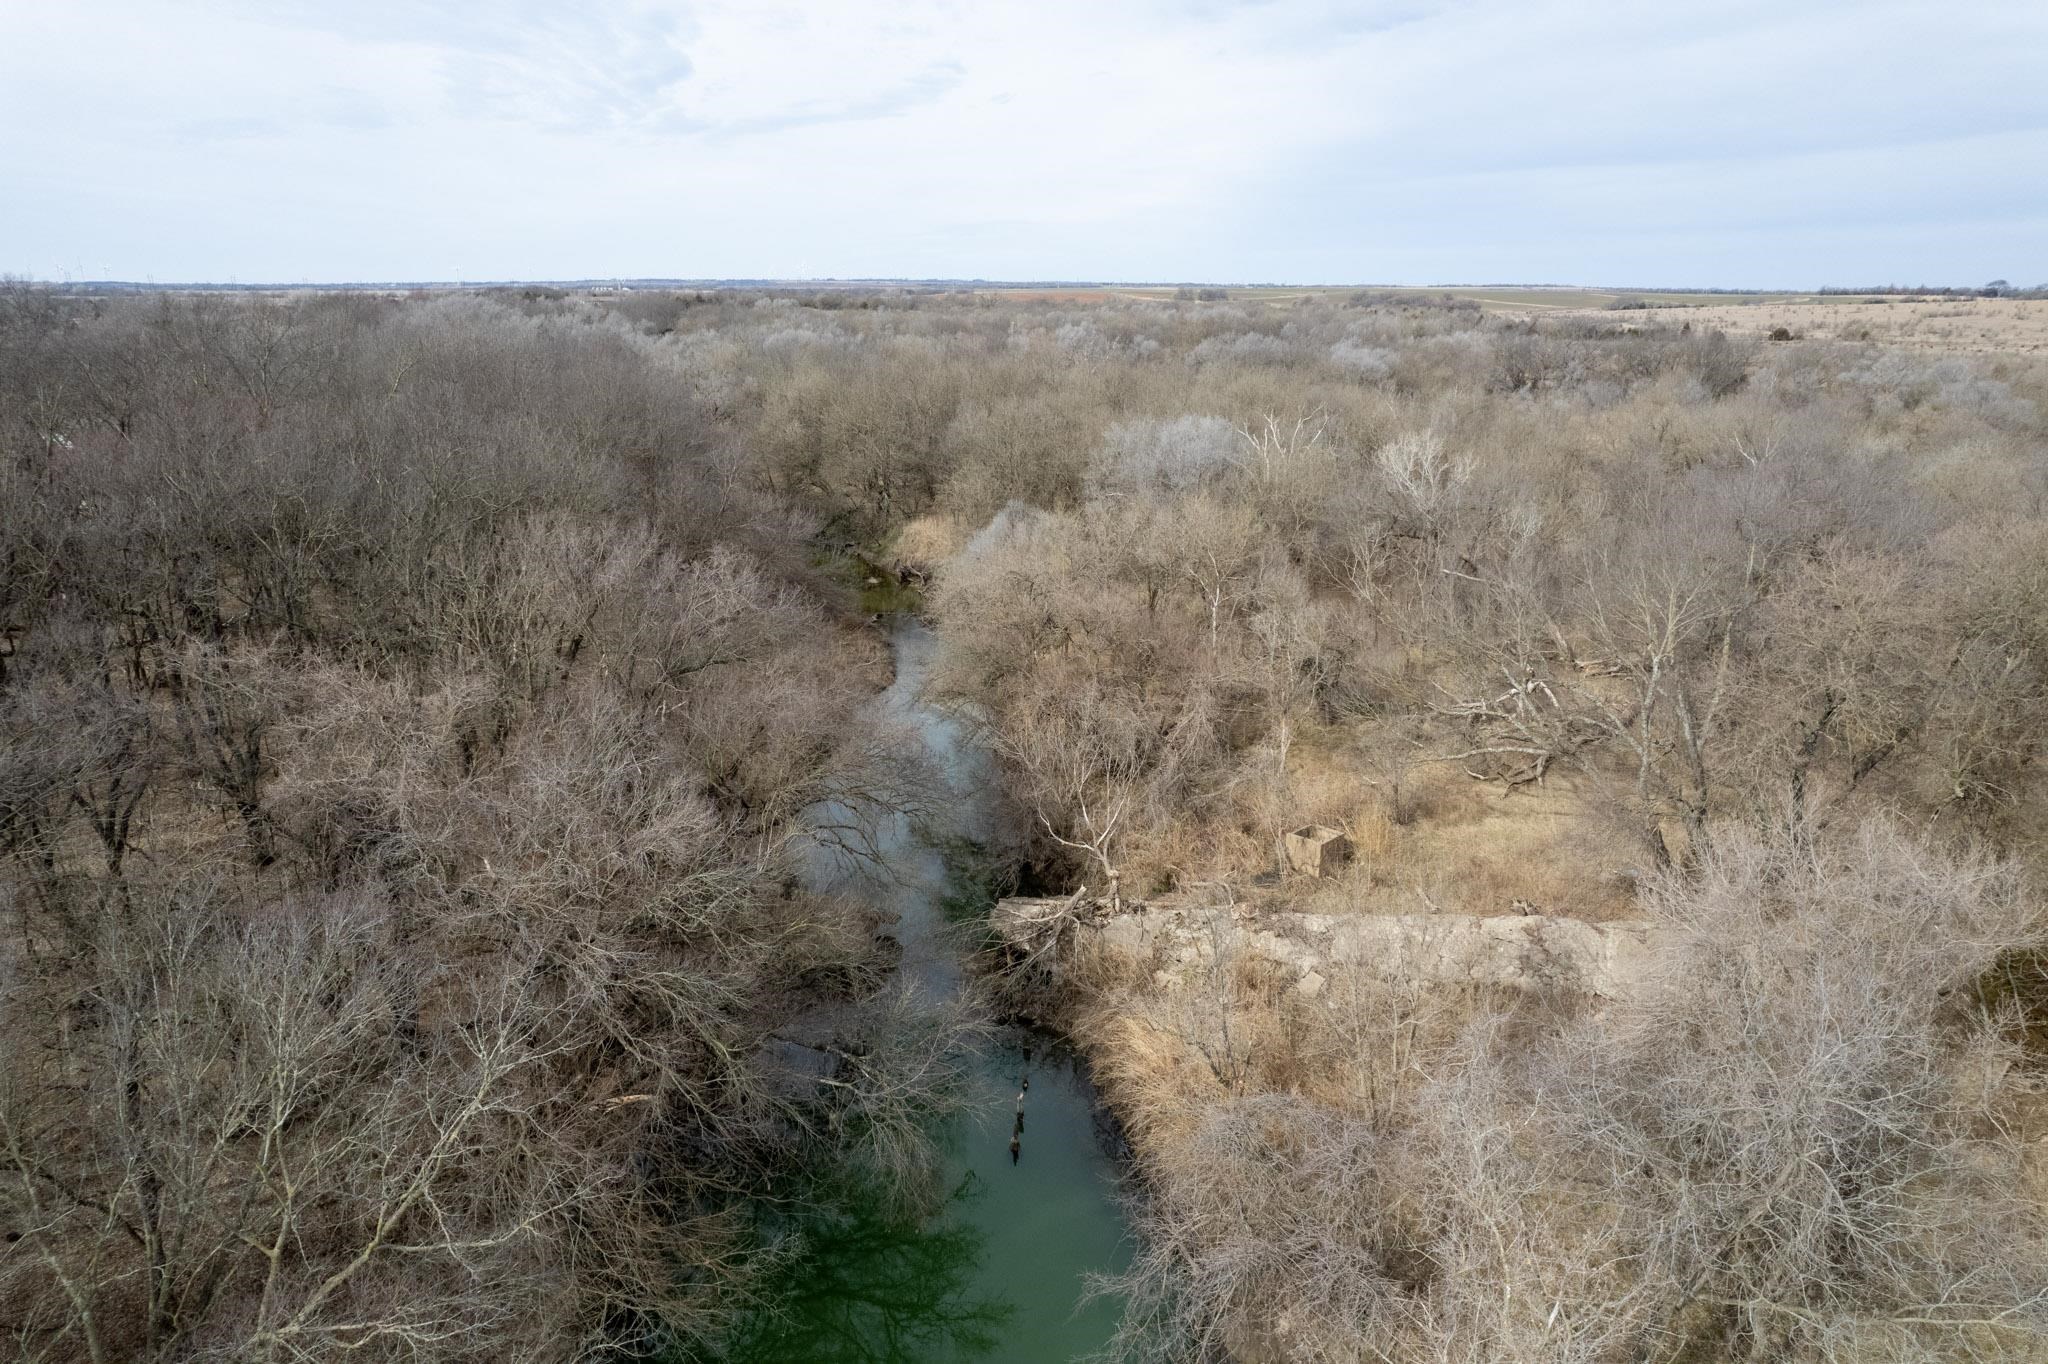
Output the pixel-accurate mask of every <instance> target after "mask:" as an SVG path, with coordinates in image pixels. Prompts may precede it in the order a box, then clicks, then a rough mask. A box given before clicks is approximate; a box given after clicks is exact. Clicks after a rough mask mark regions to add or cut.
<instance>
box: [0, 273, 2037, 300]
mask: <svg viewBox="0 0 2048 1364" xmlns="http://www.w3.org/2000/svg"><path fill="white" fill-rule="evenodd" d="M9 278H12V279H13V280H14V281H16V282H19V283H24V284H29V285H34V286H41V287H48V288H58V289H74V290H97V291H103V292H116V291H118V292H136V293H149V292H178V291H191V292H200V291H215V292H247V293H262V292H281V291H286V290H332V291H336V292H343V291H363V290H391V289H405V290H464V289H513V288H541V289H607V288H609V289H764V288H765V289H798V288H810V289H866V288H913V289H929V290H938V289H967V288H973V289H1316V290H1338V289H1410V290H1413V289H1529V290H1558V291H1566V290H1581V291H1585V292H1589V293H1614V294H1730V295H1745V294H1819V293H1875V292H1880V291H1890V292H1907V293H1957V292H1978V291H1981V290H1983V289H1985V288H1988V287H1990V286H1989V285H1973V284H1925V283H1923V284H1899V283H1885V284H1865V285H1840V284H1823V285H1818V286H1815V287H1812V288H1785V287H1775V288H1773V287H1767V286H1731V285H1686V284H1627V285H1621V284H1581V283H1559V282H1554V281H1545V282H1540V283H1527V282H1509V281H1461V282H1451V283H1428V284H1407V283H1387V282H1371V281H1367V282H1359V283H1340V284H1299V283H1289V282H1286V281H1275V280H1102V279H987V278H982V277H978V276H976V277H964V276H912V275H822V276H768V275H763V276H718V277H711V276H705V277H689V276H662V275H592V276H584V277H576V278H546V277H537V278H515V277H508V278H500V279H351V280H289V281H288V280H267V281H254V282H243V281H239V280H162V281H157V280H137V279H75V280H65V279H41V278H37V277H34V276H28V275H15V276H11V277H10V276H8V275H6V274H5V273H0V281H5V280H7V279H9ZM1995 283H1999V284H2004V281H1995ZM2006 287H2007V288H2012V287H2013V286H2011V285H2006ZM2017 291H2021V292H2031V290H2027V289H2025V287H2024V286H2020V288H2019V289H2018V290H2017Z"/></svg>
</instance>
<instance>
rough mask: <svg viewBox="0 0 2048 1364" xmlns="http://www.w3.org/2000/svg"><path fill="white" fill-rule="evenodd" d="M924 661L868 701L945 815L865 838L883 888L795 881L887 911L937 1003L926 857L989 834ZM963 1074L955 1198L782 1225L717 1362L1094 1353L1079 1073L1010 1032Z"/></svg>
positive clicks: (920, 642)
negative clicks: (944, 797)
mask: <svg viewBox="0 0 2048 1364" xmlns="http://www.w3.org/2000/svg"><path fill="white" fill-rule="evenodd" d="M931 650H932V641H931V637H930V636H929V635H928V634H927V633H926V632H924V631H923V630H922V629H921V628H919V627H917V626H916V625H915V624H906V625H905V626H903V627H902V628H901V629H899V631H898V632H897V635H896V637H895V654H896V663H897V669H896V681H895V683H894V684H893V685H892V686H891V687H890V688H889V690H888V691H887V692H886V693H885V694H884V695H883V697H882V698H881V701H880V702H879V706H880V711H881V714H882V716H883V717H885V718H886V719H887V720H888V721H889V722H890V723H893V724H897V725H902V726H906V727H907V728H908V729H909V731H911V732H913V733H914V734H915V735H916V736H917V741H918V742H919V743H921V744H922V745H923V747H924V748H925V750H926V753H927V756H928V757H929V758H930V759H931V760H932V761H933V763H934V764H935V765H936V766H937V767H938V768H939V769H940V770H942V771H943V772H944V773H945V774H946V780H947V782H948V784H949V785H950V787H951V795H952V797H953V800H952V801H951V803H950V808H949V811H948V815H947V817H946V819H945V820H943V821H934V820H933V819H931V818H930V817H929V816H927V818H926V819H925V820H924V821H923V822H921V823H920V824H919V825H918V826H917V827H912V825H911V824H910V822H909V821H908V820H907V819H904V820H899V821H897V822H896V823H895V824H893V825H892V826H889V827H884V828H881V829H879V830H878V831H877V835H876V838H875V846H876V847H877V848H879V849H880V850H881V851H882V852H883V854H884V858H883V860H884V861H885V862H886V863H887V874H886V875H883V876H877V875H874V874H872V869H869V870H867V871H863V870H861V869H860V868H857V867H853V866H851V865H849V864H847V863H845V862H844V860H843V859H835V858H834V857H832V856H831V855H829V850H828V851H827V852H826V853H823V854H821V855H820V857H819V858H818V859H817V860H816V861H815V863H814V864H813V866H812V868H811V870H810V872H809V873H808V874H809V876H810V878H811V879H812V881H813V883H814V884H817V885H820V886H821V887H824V886H829V887H831V888H833V889H836V890H839V891H842V892H845V893H855V894H860V895H862V896H864V897H865V898H867V899H869V900H870V901H871V902H872V903H874V904H875V905H876V907H877V908H879V909H882V910H884V911H886V912H888V913H890V914H892V915H894V916H895V918H896V924H895V929H894V932H895V935H896V937H897V939H898V940H899V942H900V943H901V944H902V947H903V961H902V965H901V967H900V968H899V970H900V972H901V974H902V976H903V978H904V980H905V981H906V982H907V983H908V984H909V985H910V986H911V987H912V988H913V989H915V990H916V991H918V992H920V993H922V994H925V995H927V996H929V997H930V998H932V999H934V1000H949V999H952V998H954V997H956V996H957V995H958V994H959V993H960V992H961V991H962V990H963V989H964V988H965V975H966V972H965V966H964V962H963V961H962V958H961V948H960V946H959V942H958V937H957V935H956V934H954V933H952V932H950V931H949V928H948V925H947V923H946V914H945V909H944V906H945V904H946V902H947V901H948V900H949V898H950V899H955V900H957V899H958V897H959V894H960V893H961V892H962V891H968V890H971V887H969V886H968V885H966V884H965V883H964V881H961V880H958V879H956V878H959V877H960V872H961V869H960V867H959V864H958V862H957V861H954V862H949V860H948V859H947V858H946V857H945V856H944V855H943V854H942V852H941V851H940V848H941V847H942V846H955V845H957V843H958V842H959V841H960V840H963V839H964V840H973V839H976V838H978V837H980V836H982V835H983V834H985V833H986V832H987V830H986V827H985V824H986V820H987V818H988V814H987V812H988V810H989V809H990V808H991V807H992V806H993V804H994V800H993V791H992V789H991V787H990V782H991V781H992V780H993V774H992V772H991V770H990V764H989V763H988V761H987V758H986V755H984V754H982V753H980V752H979V751H977V750H976V749H975V748H974V746H973V745H972V744H971V743H970V742H968V740H967V738H966V736H965V735H964V733H963V731H962V729H961V727H960V726H959V724H958V723H957V722H956V721H955V720H954V719H953V718H952V717H949V716H947V715H946V714H944V713H943V712H942V711H939V710H936V709H934V708H933V707H931V706H928V705H926V704H925V703H924V701H923V699H922V697H921V696H920V694H919V689H920V687H921V684H922V679H923V676H924V672H925V669H926V667H927V666H928V663H929V659H930V655H931ZM839 814H840V815H843V814H844V812H839ZM835 817H837V816H835ZM974 1061H975V1064H974V1066H973V1067H972V1072H971V1077H970V1080H969V1083H968V1088H967V1093H966V1095H965V1103H964V1105H963V1106H962V1108H961V1110H960V1111H959V1112H958V1113H957V1114H956V1115H955V1116H953V1117H951V1118H949V1119H947V1120H946V1122H945V1124H944V1126H943V1128H942V1130H941V1131H940V1132H939V1134H938V1136H939V1137H940V1139H941V1143H942V1145H943V1148H944V1150H945V1152H946V1160H945V1168H944V1172H943V1179H944V1180H945V1183H944V1185H943V1187H946V1188H950V1189H951V1190H952V1191H953V1192H952V1196H951V1198H949V1199H948V1200H946V1202H945V1206H944V1207H943V1208H942V1209H941V1210H940V1211H939V1212H938V1213H937V1214H936V1215H934V1216H932V1217H930V1218H928V1219H925V1220H923V1221H906V1220H904V1219H903V1218H901V1217H900V1216H897V1215H893V1214H892V1213H891V1212H890V1211H888V1208H887V1206H886V1205H887V1203H888V1200H886V1199H885V1198H883V1197H881V1196H880V1195H879V1194H877V1195H876V1196H874V1197H864V1196H863V1193H862V1191H860V1190H857V1189H856V1190H843V1191H839V1192H838V1193H836V1194H835V1195H834V1196H832V1197H829V1198H825V1199H822V1200H819V1202H818V1203H817V1204H816V1206H814V1207H813V1208H812V1209H811V1210H810V1211H809V1212H807V1213H805V1214H803V1215H802V1216H801V1217H799V1218H798V1219H797V1220H795V1221H794V1222H793V1223H789V1224H785V1225H784V1226H782V1227H781V1228H779V1231H780V1233H781V1234H782V1235H784V1236H786V1237H788V1238H789V1242H790V1244H792V1245H795V1246H798V1247H800V1249H799V1251H798V1252H797V1253H796V1254H795V1255H793V1256H792V1257H791V1259H790V1260H789V1261H788V1262H787V1263H786V1264H785V1265H784V1267H783V1268H782V1270H781V1272H780V1273H779V1274H778V1275H776V1277H775V1279H774V1281H773V1282H771V1283H769V1284H767V1285H765V1286H764V1289H765V1291H764V1293H763V1303H764V1306H763V1310H761V1311H760V1312H757V1313H755V1314H754V1316H753V1317H752V1318H751V1319H749V1320H748V1321H747V1322H746V1323H744V1324H743V1326H742V1328H741V1330H740V1331H739V1333H738V1335H737V1337H736V1338H735V1339H734V1341H733V1342H732V1343H731V1344H730V1346H729V1347H728V1349H727V1351H726V1354H725V1360H726V1361H727V1364H856V1362H857V1364H942V1362H944V1364H951V1362H953V1361H969V1360H972V1361H985V1362H986V1364H1064V1362H1065V1361H1069V1360H1075V1359H1079V1358H1082V1357H1085V1356H1087V1355H1089V1354H1091V1353H1093V1352H1094V1351H1097V1350H1099V1349H1101V1348H1102V1347H1103V1346H1104V1345H1106V1344H1107V1343H1108V1342H1109V1340H1110V1338H1111V1336H1112V1335H1113V1334H1114V1332H1115V1330H1116V1324H1117V1318H1118V1315H1119V1312H1120V1305H1119V1304H1118V1302H1117V1301H1116V1300H1115V1299H1113V1298H1099V1299H1095V1300H1093V1301H1090V1302H1087V1303H1085V1304H1084V1303H1083V1301H1082V1299H1083V1298H1084V1296H1086V1293H1087V1283H1086V1280H1087V1278H1088V1276H1089V1275H1091V1274H1114V1273H1117V1272H1119V1271H1121V1270H1122V1269H1123V1268H1124V1267H1125V1266H1126V1264H1127V1263H1128V1259H1129V1247H1128V1246H1127V1244H1126V1242H1125V1236H1126V1227H1125V1223H1124V1219H1123V1215H1122V1212H1121V1209H1120V1207H1119V1204H1118V1201H1117V1189H1116V1170H1115V1167H1114V1163H1113V1162H1112V1161H1111V1159H1110V1157H1109V1156H1108V1154H1107V1153H1106V1152H1105V1150H1104V1146H1103V1142H1102V1140H1101V1137H1100V1135H1099V1133H1098V1129H1097V1125H1096V1109H1095V1104H1094V1092H1093V1089H1092V1087H1091V1086H1090V1085H1089V1083H1088V1079H1087V1075H1086V1073H1085V1071H1084V1070H1083V1068H1082V1067H1081V1066H1080V1065H1079V1063H1078V1061H1077V1059H1076V1057H1075V1056H1074V1054H1073V1053H1072V1052H1071V1051H1070V1050H1069V1049H1067V1048H1066V1047H1064V1046H1062V1045H1059V1044H1058V1043H1056V1042H1055V1041H1054V1040H1053V1039H1051V1038H1049V1037H1046V1036H1043V1035H1040V1034H1035V1033H1031V1032H1028V1031H1025V1030H1021V1029H1008V1030H999V1031H997V1032H996V1033H995V1034H994V1035H993V1036H991V1037H990V1038H988V1039H987V1040H985V1041H983V1042H981V1043H980V1044H978V1047H977V1050H976V1053H975V1057H974ZM1026 1077H1028V1079H1029V1086H1028V1088H1025V1089H1024V1095H1023V1110H1024V1123H1023V1129H1022V1132H1021V1134H1020V1135H1019V1136H1018V1141H1017V1150H1016V1153H1015V1155H1014V1156H1013V1155H1012V1152H1011V1149H1010V1139H1011V1135H1012V1133H1013V1131H1015V1130H1016V1127H1015V1124H1016V1115H1017V1109H1018V1094H1019V1091H1020V1088H1023V1082H1024V1080H1025V1079H1026Z"/></svg>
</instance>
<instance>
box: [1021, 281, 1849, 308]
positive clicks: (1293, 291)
mask: <svg viewBox="0 0 2048 1364" xmlns="http://www.w3.org/2000/svg"><path fill="white" fill-rule="evenodd" d="M1011 292H1013V293H1015V292H1028V291H1011ZM1104 292H1105V294H1106V295H1107V296H1110V297H1115V298H1120V299H1132V300H1137V301H1145V302H1165V301H1168V300H1170V299H1172V298H1173V294H1174V291H1173V289H1172V288H1171V287H1165V286H1161V287H1149V286H1147V287H1135V286H1120V285H1112V286H1109V287H1108V288H1107V289H1106V290H1105V291H1104ZM1229 293H1230V297H1231V298H1232V299H1234V300H1238V301H1241V302H1249V303H1273V304H1291V303H1300V302H1303V301H1305V300H1311V299H1338V300H1341V299H1345V298H1348V297H1350V296H1351V295H1353V294H1358V293H1366V294H1373V295H1376V296H1380V297H1384V298H1388V299H1400V298H1403V297H1411V298H1417V299H1441V298H1458V299H1466V300H1469V301H1470V302H1473V303H1477V304H1479V305H1480V306H1481V307H1483V308H1485V309H1487V310H1488V311H1494V312H1513V311H1521V310H1532V311H1533V310H1542V311H1553V310H1554V311H1560V312H1563V311H1571V310H1576V309H1588V308H1601V309H1604V308H1606V307H1608V306H1609V305H1610V304H1613V303H1617V302H1620V301H1622V300H1635V299H1641V300H1643V301H1645V302H1648V303H1650V304H1651V305H1652V306H1655V307H1660V308H1661V307H1691V306H1699V305H1711V304H1721V305H1727V304H1730V303H1736V304H1750V303H1757V302H1772V303H1778V302H1795V301H1807V300H1812V299H1816V298H1818V297H1819V295H1816V294H1800V293H1756V294H1717V293H1664V292H1656V293H1644V292H1642V291H1641V290H1632V289H1594V288H1580V287H1574V286H1564V285H1559V286H1555V287H1553V286H1549V285H1539V286H1533V287H1515V286H1512V285H1462V284H1461V285H1449V286H1444V287H1441V288H1438V287H1433V286H1414V285H1386V286H1382V285H1350V284H1346V285H1301V286H1285V287H1273V288H1266V287H1250V288H1231V289H1230V290H1229Z"/></svg>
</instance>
